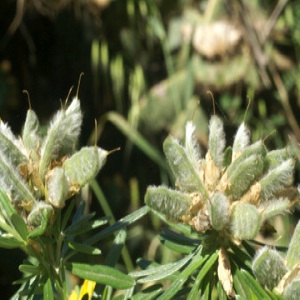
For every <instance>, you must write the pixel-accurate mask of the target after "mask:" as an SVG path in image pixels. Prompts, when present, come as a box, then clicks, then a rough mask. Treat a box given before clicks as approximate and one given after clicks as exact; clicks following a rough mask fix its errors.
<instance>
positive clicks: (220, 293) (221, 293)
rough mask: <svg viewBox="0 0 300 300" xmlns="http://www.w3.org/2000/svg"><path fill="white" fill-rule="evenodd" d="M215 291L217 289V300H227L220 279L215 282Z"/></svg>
mask: <svg viewBox="0 0 300 300" xmlns="http://www.w3.org/2000/svg"><path fill="white" fill-rule="evenodd" d="M217 291H218V299H219V300H227V296H226V293H225V292H224V290H223V287H222V284H221V282H220V281H218V282H217Z"/></svg>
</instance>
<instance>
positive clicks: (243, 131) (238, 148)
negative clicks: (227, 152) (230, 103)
mask: <svg viewBox="0 0 300 300" xmlns="http://www.w3.org/2000/svg"><path fill="white" fill-rule="evenodd" d="M249 144H250V130H249V129H248V128H247V126H246V125H245V123H244V122H243V123H242V124H241V125H240V126H239V128H238V130H237V132H236V135H235V138H234V142H233V146H232V156H233V158H234V159H235V158H237V156H238V155H239V154H241V153H242V152H243V151H244V150H245V148H246V147H248V146H249Z"/></svg>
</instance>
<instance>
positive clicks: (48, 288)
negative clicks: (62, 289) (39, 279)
mask: <svg viewBox="0 0 300 300" xmlns="http://www.w3.org/2000/svg"><path fill="white" fill-rule="evenodd" d="M43 291H44V293H43V299H44V300H53V299H54V295H53V289H52V284H51V280H50V278H48V279H47V281H46V283H45V284H44V288H43Z"/></svg>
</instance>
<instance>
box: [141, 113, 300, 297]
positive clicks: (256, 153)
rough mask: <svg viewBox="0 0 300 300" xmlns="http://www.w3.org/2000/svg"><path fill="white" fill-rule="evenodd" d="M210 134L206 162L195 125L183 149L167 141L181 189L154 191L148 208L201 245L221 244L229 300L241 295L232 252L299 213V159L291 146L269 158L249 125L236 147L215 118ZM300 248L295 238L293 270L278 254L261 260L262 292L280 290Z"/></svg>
mask: <svg viewBox="0 0 300 300" xmlns="http://www.w3.org/2000/svg"><path fill="white" fill-rule="evenodd" d="M208 127H209V138H208V151H207V153H206V154H205V156H201V150H200V145H199V143H198V142H197V139H196V135H195V128H196V127H195V125H194V124H193V122H191V121H188V122H187V123H186V128H185V130H186V133H185V140H184V142H183V143H180V142H179V141H178V140H177V139H175V138H173V137H172V136H168V137H167V139H166V140H165V142H164V147H163V148H164V153H165V155H166V158H167V161H168V163H169V166H170V169H171V171H172V173H173V175H174V177H175V189H174V190H172V189H170V188H167V187H165V186H158V187H155V186H151V187H149V188H148V190H147V192H146V195H145V202H146V204H147V205H148V206H149V207H150V208H151V209H152V210H153V211H155V212H159V213H161V214H163V215H164V216H165V217H166V218H167V219H169V221H171V222H172V221H173V222H174V221H176V222H181V223H184V224H187V225H190V226H191V227H192V231H193V232H197V233H198V234H199V235H200V236H202V237H201V239H203V236H204V239H205V240H206V241H207V242H206V243H207V245H210V243H212V245H213V247H215V246H216V244H218V243H219V247H220V249H223V252H222V253H223V254H222V255H223V256H222V257H221V258H220V253H221V252H220V253H219V267H218V277H219V280H220V282H221V284H222V287H223V289H224V291H225V293H226V294H227V296H228V297H229V298H230V297H233V296H234V291H233V280H232V274H231V271H230V264H229V258H228V255H227V250H226V249H227V248H228V247H229V246H228V245H230V244H231V245H232V243H234V244H235V245H237V246H240V245H241V243H242V241H243V240H253V239H255V238H256V236H257V235H258V234H259V233H260V231H263V229H264V228H265V226H266V224H269V223H268V222H269V221H270V220H271V219H272V218H274V217H276V216H278V215H283V214H289V213H290V212H291V211H292V210H293V209H294V208H295V207H299V196H298V195H299V193H298V190H297V188H296V187H294V186H293V176H294V167H295V159H294V157H295V151H294V149H293V148H292V147H291V146H288V147H286V148H284V149H280V150H273V151H268V149H267V147H266V145H265V140H264V139H260V140H258V141H256V142H254V143H251V142H250V140H251V138H250V130H249V129H248V127H247V126H246V124H245V122H242V124H241V125H240V126H239V128H238V130H237V133H236V135H235V137H234V140H233V144H232V146H230V145H227V144H226V140H225V132H224V126H223V122H222V120H221V119H220V118H219V117H218V116H216V115H215V114H214V115H213V116H212V117H211V120H210V122H209V126H208ZM226 146H227V147H226ZM272 228H273V227H272ZM297 232H298V231H297ZM297 232H296V233H295V234H296V235H297ZM298 240H299V239H298ZM211 241H213V242H211ZM295 243H296V242H295V238H293V240H292V242H291V248H290V250H289V252H288V255H287V257H286V261H287V265H286V264H285V262H284V261H283V259H281V257H280V255H279V254H278V253H277V252H274V251H275V250H270V249H265V250H262V251H261V252H260V253H259V254H258V255H257V256H256V259H255V260H254V262H253V268H254V269H253V271H254V274H255V275H256V276H257V280H258V281H259V282H261V284H262V285H264V286H265V287H267V288H275V287H276V286H277V285H278V284H279V282H280V280H281V279H282V277H283V276H284V275H285V273H286V272H287V270H288V269H289V268H291V267H292V265H295V263H294V262H295V261H298V262H299V259H300V258H299V254H297V253H299V251H298V250H299V248H298V250H297V251H295V252H293V249H296V247H295V246H294V244H295ZM204 244H205V243H204ZM298 247H299V246H298ZM220 262H221V265H220ZM261 270H262V271H261ZM224 273H226V274H227V275H226V276H224ZM268 274H270V276H268ZM262 278H263V279H262ZM295 286H296V283H294V286H293V288H294V287H295ZM291 289H292V287H291ZM283 290H284V289H282V290H281V291H280V293H281V294H282V293H283Z"/></svg>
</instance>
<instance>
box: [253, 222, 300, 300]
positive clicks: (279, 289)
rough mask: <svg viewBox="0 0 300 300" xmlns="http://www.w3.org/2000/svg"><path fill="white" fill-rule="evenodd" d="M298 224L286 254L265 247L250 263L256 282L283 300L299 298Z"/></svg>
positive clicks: (299, 241) (299, 259)
mask: <svg viewBox="0 0 300 300" xmlns="http://www.w3.org/2000/svg"><path fill="white" fill-rule="evenodd" d="M299 249H300V222H298V224H297V226H296V228H295V231H294V234H293V237H292V239H291V241H290V244H289V247H288V251H287V253H286V254H283V253H279V252H278V251H277V250H275V249H270V247H268V246H265V247H263V248H262V249H260V250H259V251H258V252H257V254H256V256H255V258H254V260H253V263H252V270H253V273H254V275H255V277H256V279H257V280H258V282H259V283H260V284H261V285H262V286H264V287H267V288H268V289H270V290H274V291H275V292H276V293H278V294H281V295H283V299H284V300H296V299H299V298H300V252H299Z"/></svg>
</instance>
